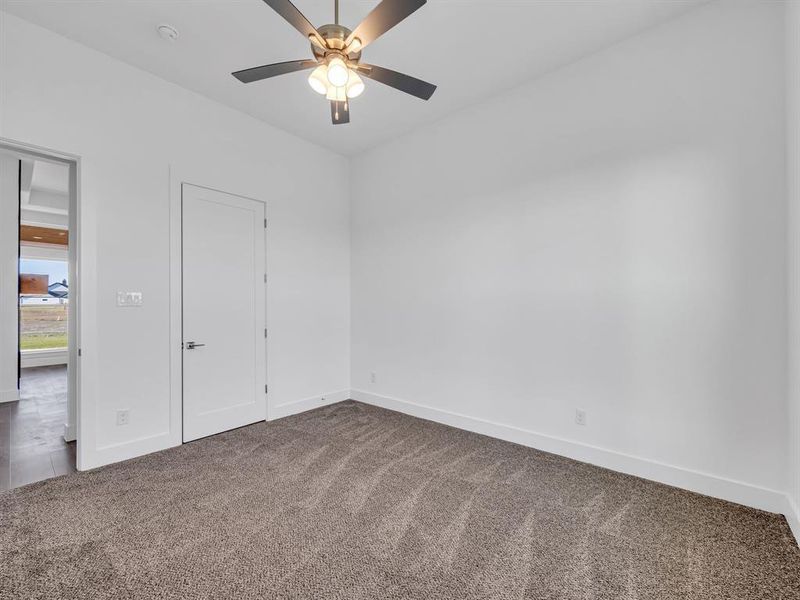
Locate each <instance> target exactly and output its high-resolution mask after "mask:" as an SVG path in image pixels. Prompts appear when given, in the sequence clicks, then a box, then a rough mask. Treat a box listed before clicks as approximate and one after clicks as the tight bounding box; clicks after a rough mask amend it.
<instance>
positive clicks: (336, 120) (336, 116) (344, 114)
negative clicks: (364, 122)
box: [331, 100, 350, 125]
mask: <svg viewBox="0 0 800 600" xmlns="http://www.w3.org/2000/svg"><path fill="white" fill-rule="evenodd" d="M331 121H332V122H333V124H334V125H344V124H345V123H349V122H350V103H349V102H341V101H338V100H331Z"/></svg>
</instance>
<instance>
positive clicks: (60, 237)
mask: <svg viewBox="0 0 800 600" xmlns="http://www.w3.org/2000/svg"><path fill="white" fill-rule="evenodd" d="M19 241H20V243H23V242H24V243H29V244H55V245H57V246H67V245H69V233H68V232H67V231H66V230H65V229H55V228H53V227H37V226H35V225H20V226H19Z"/></svg>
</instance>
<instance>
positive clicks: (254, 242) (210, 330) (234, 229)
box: [183, 184, 267, 442]
mask: <svg viewBox="0 0 800 600" xmlns="http://www.w3.org/2000/svg"><path fill="white" fill-rule="evenodd" d="M264 235H265V229H264V204H263V203H261V202H257V201H255V200H250V199H249V198H242V197H241V196H234V195H231V194H225V193H222V192H217V191H214V190H208V189H205V188H201V187H197V186H193V185H188V184H183V441H184V442H188V441H190V440H196V439H197V438H201V437H204V436H207V435H212V434H214V433H219V432H221V431H226V430H228V429H233V428H235V427H241V426H242V425H249V424H250V423H255V422H256V421H263V420H264V419H266V418H267V400H266V389H265V384H266V360H265V355H266V340H265V339H264V338H265V333H264V332H265V329H264V328H265V321H266V320H265V312H266V304H265V302H264V279H265V277H264V274H265V255H264Z"/></svg>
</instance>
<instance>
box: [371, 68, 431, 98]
mask: <svg viewBox="0 0 800 600" xmlns="http://www.w3.org/2000/svg"><path fill="white" fill-rule="evenodd" d="M356 68H357V69H358V72H359V73H361V74H362V75H364V76H365V77H369V78H370V79H374V80H375V81H379V82H380V83H382V84H384V85H388V86H390V87H393V88H395V89H398V90H400V91H401V92H405V93H406V94H411V95H412V96H416V97H417V98H422V99H423V100H428V99H429V98H430V97H431V96H433V92H435V91H436V86H435V85H433V84H432V83H428V82H427V81H422V80H421V79H417V78H416V77H411V75H404V74H403V73H398V72H397V71H392V70H391V69H384V68H383V67H376V66H375V65H367V64H364V63H361V64H359V65H358V66H357V67H356Z"/></svg>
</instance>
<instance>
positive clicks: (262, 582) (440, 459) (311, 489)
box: [0, 401, 800, 600]
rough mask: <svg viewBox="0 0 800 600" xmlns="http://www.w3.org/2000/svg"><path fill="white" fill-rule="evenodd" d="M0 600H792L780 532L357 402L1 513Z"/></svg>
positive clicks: (791, 572)
mask: <svg viewBox="0 0 800 600" xmlns="http://www.w3.org/2000/svg"><path fill="white" fill-rule="evenodd" d="M0 598H3V599H7V598H15V599H16V598H69V599H77V598H91V599H102V598H114V599H126V598H148V599H149V598H175V599H189V598H216V599H228V598H231V599H240V598H241V599H249V598H315V599H345V598H347V599H381V600H382V599H400V598H420V599H423V598H424V599H437V598H443V599H448V598H452V599H466V598H486V599H494V598H498V599H503V598H535V599H537V600H544V599H572V598H575V599H577V598H580V599H595V600H598V599H606V598H607V599H614V600H620V599H647V598H658V599H670V598H676V599H678V598H679V599H681V600H685V599H698V600H713V599H716V598H726V599H737V600H738V599H745V600H749V599H755V598H763V599H770V600H774V599H790V598H800V551H798V547H797V545H796V544H795V542H794V539H793V538H792V536H791V533H790V531H789V528H788V526H787V524H786V522H785V520H784V519H783V517H780V516H776V515H771V514H767V513H763V512H759V511H756V510H751V509H748V508H744V507H741V506H737V505H733V504H729V503H725V502H720V501H717V500H712V499H709V498H705V497H703V496H698V495H695V494H691V493H688V492H684V491H680V490H677V489H673V488H669V487H666V486H662V485H658V484H655V483H650V482H647V481H643V480H640V479H636V478H634V477H628V476H624V475H619V474H617V473H613V472H610V471H606V470H603V469H599V468H596V467H591V466H588V465H585V464H582V463H577V462H574V461H570V460H567V459H564V458H559V457H556V456H552V455H549V454H544V453H542V452H537V451H535V450H531V449H528V448H524V447H521V446H516V445H514V444H509V443H506V442H501V441H497V440H494V439H491V438H487V437H482V436H479V435H475V434H472V433H466V432H463V431H459V430H456V429H452V428H448V427H444V426H441V425H437V424H434V423H431V422H428V421H422V420H419V419H415V418H412V417H408V416H405V415H401V414H398V413H393V412H390V411H385V410H382V409H378V408H373V407H369V406H366V405H363V404H358V403H355V402H352V401H348V402H343V403H340V404H337V405H334V406H331V407H327V408H322V409H319V410H315V411H312V412H309V413H305V414H302V415H297V416H294V417H289V418H287V419H282V420H280V421H276V422H273V423H269V424H258V425H254V426H251V427H247V428H243V429H239V430H237V431H232V432H229V433H226V434H222V435H218V436H214V437H211V438H207V439H205V440H200V441H198V442H194V443H192V444H187V445H184V446H182V447H180V448H176V449H173V450H168V451H166V452H162V453H159V454H154V455H150V456H146V457H143V458H141V459H136V460H133V461H129V462H126V463H123V464H119V465H114V466H111V467H107V468H103V469H99V470H97V471H93V472H89V473H80V474H73V475H68V476H66V477H61V478H58V479H51V480H49V481H45V482H41V483H37V484H33V485H30V486H27V487H24V488H21V489H17V490H12V491H9V492H4V493H2V495H0Z"/></svg>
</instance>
